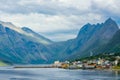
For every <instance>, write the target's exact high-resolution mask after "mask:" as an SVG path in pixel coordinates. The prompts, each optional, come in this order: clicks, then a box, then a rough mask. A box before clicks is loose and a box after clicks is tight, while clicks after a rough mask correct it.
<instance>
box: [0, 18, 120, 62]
mask: <svg viewBox="0 0 120 80" xmlns="http://www.w3.org/2000/svg"><path fill="white" fill-rule="evenodd" d="M119 36H120V31H119V28H118V25H117V24H116V22H115V21H114V20H112V19H111V18H109V19H107V20H106V21H105V22H104V23H101V24H100V23H97V24H90V23H87V24H86V25H84V26H83V27H82V28H81V29H80V31H79V33H78V35H77V37H76V38H74V39H70V40H68V41H62V42H53V41H51V40H49V39H47V38H45V37H44V36H41V35H40V34H38V33H36V32H34V31H33V30H31V29H29V28H27V27H23V28H20V27H16V26H15V25H13V24H12V23H10V22H2V21H0V60H1V61H7V62H8V63H15V64H38V63H51V62H53V61H55V60H61V61H64V60H68V59H69V60H71V59H76V58H81V57H86V56H90V54H92V55H96V54H100V53H104V52H120V50H119V47H120V42H119V41H120V38H119Z"/></svg>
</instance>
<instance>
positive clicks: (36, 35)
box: [21, 27, 53, 45]
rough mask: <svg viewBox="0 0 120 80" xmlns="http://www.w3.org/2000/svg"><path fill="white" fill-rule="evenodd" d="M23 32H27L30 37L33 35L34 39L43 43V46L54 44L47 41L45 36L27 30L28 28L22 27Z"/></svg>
mask: <svg viewBox="0 0 120 80" xmlns="http://www.w3.org/2000/svg"><path fill="white" fill-rule="evenodd" d="M21 29H22V30H23V31H25V32H26V33H28V34H29V35H31V36H32V37H34V38H36V40H38V42H40V43H42V44H47V45H48V44H52V43H53V41H51V40H50V39H47V38H45V37H43V36H41V35H40V34H38V33H36V32H34V31H33V30H31V29H29V28H27V27H22V28H21Z"/></svg>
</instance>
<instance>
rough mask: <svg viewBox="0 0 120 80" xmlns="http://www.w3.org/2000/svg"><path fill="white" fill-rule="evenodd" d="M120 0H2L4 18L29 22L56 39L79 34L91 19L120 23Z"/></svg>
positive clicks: (0, 1) (40, 31) (23, 22)
mask: <svg viewBox="0 0 120 80" xmlns="http://www.w3.org/2000/svg"><path fill="white" fill-rule="evenodd" d="M119 3H120V1H119V0H109V1H107V0H0V5H1V7H0V14H1V15H0V20H2V21H7V22H12V23H13V24H15V25H17V26H20V27H22V26H27V27H29V28H31V29H33V30H34V31H36V32H39V33H41V34H43V35H45V36H47V37H49V38H51V39H54V40H56V41H58V40H67V39H71V38H75V36H76V35H77V33H78V31H79V29H80V28H81V27H82V26H83V25H84V24H86V23H88V22H89V23H93V24H95V23H98V22H100V23H101V22H104V20H105V19H107V18H109V17H112V18H113V19H114V20H116V21H117V22H118V24H120V21H119V19H120V17H119V14H120V10H119V7H120V5H119ZM50 34H51V35H50ZM62 37H63V38H62Z"/></svg>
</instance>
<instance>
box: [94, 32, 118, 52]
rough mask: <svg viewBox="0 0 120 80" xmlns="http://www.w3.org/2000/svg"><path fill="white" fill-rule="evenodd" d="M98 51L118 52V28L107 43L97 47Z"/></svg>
mask: <svg viewBox="0 0 120 80" xmlns="http://www.w3.org/2000/svg"><path fill="white" fill-rule="evenodd" d="M97 51H98V52H100V53H120V30H119V31H117V32H116V34H115V35H114V36H113V38H112V39H111V40H110V41H109V43H108V44H106V45H104V46H102V47H100V49H97V50H96V52H97Z"/></svg>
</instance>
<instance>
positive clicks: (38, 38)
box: [0, 21, 53, 45]
mask: <svg viewBox="0 0 120 80" xmlns="http://www.w3.org/2000/svg"><path fill="white" fill-rule="evenodd" d="M0 24H2V25H3V26H4V27H8V28H10V29H12V30H14V31H16V32H18V33H20V34H22V35H25V36H28V37H30V38H31V39H33V40H34V41H37V42H40V43H42V44H46V45H48V44H51V43H53V42H52V41H51V40H49V39H47V38H45V37H43V36H41V35H40V34H38V33H36V32H34V31H32V30H31V29H29V28H27V27H23V28H20V27H16V26H15V25H13V24H12V23H10V22H3V21H0Z"/></svg>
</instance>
